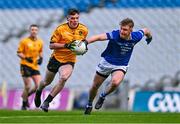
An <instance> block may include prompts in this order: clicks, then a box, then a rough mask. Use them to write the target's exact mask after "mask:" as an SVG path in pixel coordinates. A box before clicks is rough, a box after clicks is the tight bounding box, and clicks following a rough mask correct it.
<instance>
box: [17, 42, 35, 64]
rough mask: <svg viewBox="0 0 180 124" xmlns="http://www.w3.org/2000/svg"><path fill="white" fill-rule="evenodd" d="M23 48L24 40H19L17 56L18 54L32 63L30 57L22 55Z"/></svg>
mask: <svg viewBox="0 0 180 124" xmlns="http://www.w3.org/2000/svg"><path fill="white" fill-rule="evenodd" d="M24 49H25V43H24V41H21V42H20V43H19V46H18V50H17V56H18V57H19V58H21V59H25V60H26V61H27V62H29V63H32V62H33V60H32V58H31V57H26V56H25V55H24Z"/></svg>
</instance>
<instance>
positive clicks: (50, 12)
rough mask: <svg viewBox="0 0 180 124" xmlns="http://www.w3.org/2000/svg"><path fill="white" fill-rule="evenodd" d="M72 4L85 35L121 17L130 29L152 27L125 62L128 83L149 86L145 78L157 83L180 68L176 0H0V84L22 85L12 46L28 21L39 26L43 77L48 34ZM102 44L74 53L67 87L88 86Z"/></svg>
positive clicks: (114, 24)
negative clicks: (128, 20)
mask: <svg viewBox="0 0 180 124" xmlns="http://www.w3.org/2000/svg"><path fill="white" fill-rule="evenodd" d="M72 7H73V8H78V9H79V10H80V11H81V12H82V14H81V19H80V20H81V22H83V23H84V24H85V25H87V27H88V28H89V35H88V36H92V35H93V34H97V33H101V32H107V31H111V30H113V29H115V28H118V27H119V25H118V24H119V21H120V20H121V19H123V18H125V17H130V18H132V19H133V20H134V21H135V29H139V28H143V27H148V28H150V29H151V31H152V34H153V41H152V43H151V44H150V45H149V46H147V45H146V43H145V42H144V39H143V40H142V42H141V43H139V44H138V45H137V46H136V48H135V50H134V53H133V56H132V58H131V61H130V68H129V71H128V73H127V76H126V79H127V80H129V81H130V84H131V86H132V87H133V86H134V85H137V84H138V85H139V86H142V85H143V86H151V87H152V86H154V85H146V84H145V83H146V82H148V81H149V80H150V79H152V80H153V81H155V83H156V82H158V81H159V80H160V78H161V77H163V76H164V75H170V76H171V77H173V76H174V75H175V74H176V72H177V71H178V70H180V64H179V62H180V56H179V54H178V52H179V50H180V44H179V43H178V41H179V34H180V30H179V27H180V21H179V17H180V1H179V0H1V1H0V18H1V21H0V28H1V29H0V33H1V35H0V41H1V42H0V52H1V55H0V57H1V63H0V67H1V71H0V84H1V83H2V82H3V81H6V82H7V84H8V88H22V86H23V83H22V79H21V76H20V74H19V59H18V57H17V56H16V50H17V45H18V42H19V40H20V39H22V38H23V37H25V36H27V35H28V32H27V29H28V26H29V25H30V24H32V23H36V24H38V25H40V32H39V36H40V37H41V38H42V39H43V40H44V44H45V45H44V60H45V61H44V62H43V65H42V67H41V73H42V75H43V76H44V72H45V69H46V65H47V62H48V59H49V56H50V53H51V51H50V50H49V48H48V45H49V39H50V36H51V33H52V31H53V30H54V29H55V28H56V27H57V26H58V25H59V24H60V23H63V22H65V21H66V19H65V15H66V12H67V10H68V9H69V8H72ZM105 46H106V43H105V42H104V43H100V42H97V43H95V44H92V45H89V51H88V53H87V54H86V55H84V56H80V57H78V60H79V61H78V62H77V65H76V66H75V70H74V73H73V75H72V77H71V78H70V80H68V83H67V85H66V86H67V87H71V88H79V87H84V88H85V89H88V88H89V86H90V85H91V82H92V78H93V75H94V73H95V66H96V65H97V64H98V61H99V59H100V53H101V52H102V51H103V50H104V49H105ZM79 77H81V78H79ZM54 82H55V81H54ZM143 86H142V87H143ZM179 86H180V84H179Z"/></svg>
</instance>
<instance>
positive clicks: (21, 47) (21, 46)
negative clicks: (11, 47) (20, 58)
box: [17, 40, 25, 53]
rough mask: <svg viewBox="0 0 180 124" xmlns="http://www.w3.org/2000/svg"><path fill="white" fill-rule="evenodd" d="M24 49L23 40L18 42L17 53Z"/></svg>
mask: <svg viewBox="0 0 180 124" xmlns="http://www.w3.org/2000/svg"><path fill="white" fill-rule="evenodd" d="M24 49H25V45H24V42H23V40H22V41H20V42H19V46H18V49H17V53H22V52H23V51H24Z"/></svg>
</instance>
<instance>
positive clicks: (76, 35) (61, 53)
mask: <svg viewBox="0 0 180 124" xmlns="http://www.w3.org/2000/svg"><path fill="white" fill-rule="evenodd" d="M87 34H88V28H87V27H86V26H85V25H83V24H81V23H79V25H78V27H77V28H75V29H72V28H70V27H69V25H68V23H64V24H62V25H60V26H58V27H57V28H56V30H55V31H54V32H53V34H52V37H51V42H54V43H71V42H72V41H74V40H84V39H86V36H87ZM52 56H53V57H55V58H56V59H57V60H58V61H59V62H62V63H66V62H76V55H75V54H74V53H73V52H72V51H71V50H69V49H67V48H61V49H57V50H54V51H53V53H52Z"/></svg>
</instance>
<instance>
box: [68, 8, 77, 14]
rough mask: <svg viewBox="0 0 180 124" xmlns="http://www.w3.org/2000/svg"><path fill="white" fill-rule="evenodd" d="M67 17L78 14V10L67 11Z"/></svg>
mask: <svg viewBox="0 0 180 124" xmlns="http://www.w3.org/2000/svg"><path fill="white" fill-rule="evenodd" d="M67 14H68V15H75V14H79V10H77V9H75V8H72V9H69V10H68V13H67Z"/></svg>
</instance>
